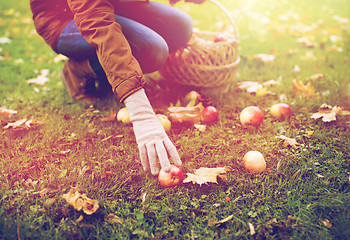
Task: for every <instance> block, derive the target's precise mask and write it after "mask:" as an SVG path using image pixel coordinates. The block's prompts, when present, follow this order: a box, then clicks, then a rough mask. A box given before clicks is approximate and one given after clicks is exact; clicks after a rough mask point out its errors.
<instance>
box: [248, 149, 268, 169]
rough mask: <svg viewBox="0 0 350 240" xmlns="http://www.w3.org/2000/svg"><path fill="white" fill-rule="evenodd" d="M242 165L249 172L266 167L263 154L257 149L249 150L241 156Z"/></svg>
mask: <svg viewBox="0 0 350 240" xmlns="http://www.w3.org/2000/svg"><path fill="white" fill-rule="evenodd" d="M243 165H244V167H245V168H246V169H247V170H248V172H251V173H261V172H263V171H264V170H265V169H266V162H265V159H264V156H263V155H262V153H261V152H259V151H249V152H247V153H246V154H245V155H244V157H243Z"/></svg>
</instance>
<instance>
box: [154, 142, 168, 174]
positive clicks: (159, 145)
mask: <svg viewBox="0 0 350 240" xmlns="http://www.w3.org/2000/svg"><path fill="white" fill-rule="evenodd" d="M156 151H157V155H158V158H159V163H160V166H161V167H162V169H163V170H164V171H166V172H167V171H170V168H171V165H170V162H169V158H168V153H167V150H166V149H165V146H164V144H163V142H161V141H158V142H156Z"/></svg>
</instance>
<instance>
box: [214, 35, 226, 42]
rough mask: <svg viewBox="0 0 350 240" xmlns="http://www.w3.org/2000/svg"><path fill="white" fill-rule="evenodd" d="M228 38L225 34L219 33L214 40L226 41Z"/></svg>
mask: <svg viewBox="0 0 350 240" xmlns="http://www.w3.org/2000/svg"><path fill="white" fill-rule="evenodd" d="M228 40H229V38H228V36H227V35H225V34H223V33H220V34H218V35H217V36H216V37H215V39H214V42H227V41H228Z"/></svg>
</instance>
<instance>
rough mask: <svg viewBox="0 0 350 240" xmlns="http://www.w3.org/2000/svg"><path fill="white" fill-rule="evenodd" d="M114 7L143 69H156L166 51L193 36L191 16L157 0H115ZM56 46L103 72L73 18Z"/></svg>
mask: <svg viewBox="0 0 350 240" xmlns="http://www.w3.org/2000/svg"><path fill="white" fill-rule="evenodd" d="M116 9H117V15H116V22H118V23H119V24H120V25H121V27H122V31H123V34H124V35H125V37H126V39H127V40H128V42H129V44H130V47H131V50H132V53H133V56H134V57H135V58H136V59H137V61H138V62H139V64H140V66H141V69H142V71H143V72H144V73H150V72H154V71H156V70H158V69H159V68H160V67H161V66H162V65H163V64H164V63H165V61H166V59H167V57H168V54H169V52H173V51H176V50H177V49H179V48H180V47H182V46H184V45H185V44H186V43H187V41H188V40H189V39H190V38H191V36H192V20H191V18H190V16H189V15H188V14H186V13H185V12H183V11H181V10H179V9H177V8H175V7H172V6H169V5H165V4H161V3H157V2H148V3H145V2H128V3H120V4H118V7H117V8H116ZM115 44H118V43H115ZM57 49H58V51H59V53H61V54H63V55H66V56H67V57H69V58H89V60H90V64H91V66H92V68H93V70H94V71H95V72H96V73H97V74H101V72H103V69H102V67H101V65H100V64H99V62H98V59H97V56H96V51H95V49H94V48H93V47H91V46H90V45H89V44H88V43H87V42H86V41H85V39H84V38H83V37H82V35H81V34H80V32H79V30H78V28H77V26H76V24H75V22H74V20H72V21H71V22H69V23H68V24H67V26H66V27H65V28H64V30H63V31H62V34H61V36H60V38H59V41H58V44H57Z"/></svg>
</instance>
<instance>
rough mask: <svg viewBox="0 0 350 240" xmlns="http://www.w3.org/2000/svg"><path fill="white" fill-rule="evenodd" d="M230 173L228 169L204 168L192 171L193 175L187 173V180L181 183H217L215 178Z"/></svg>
mask: <svg viewBox="0 0 350 240" xmlns="http://www.w3.org/2000/svg"><path fill="white" fill-rule="evenodd" d="M228 171H231V170H230V169H229V168H228V167H218V168H206V167H201V168H199V169H197V170H195V171H194V174H193V173H187V178H186V179H185V180H184V181H183V182H184V183H188V182H192V183H193V184H196V183H197V184H199V185H202V184H204V183H209V182H211V183H218V182H217V177H218V176H220V174H225V173H226V172H228Z"/></svg>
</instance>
